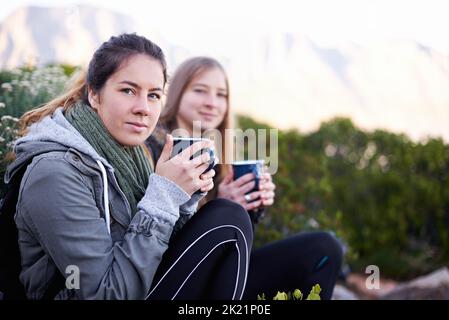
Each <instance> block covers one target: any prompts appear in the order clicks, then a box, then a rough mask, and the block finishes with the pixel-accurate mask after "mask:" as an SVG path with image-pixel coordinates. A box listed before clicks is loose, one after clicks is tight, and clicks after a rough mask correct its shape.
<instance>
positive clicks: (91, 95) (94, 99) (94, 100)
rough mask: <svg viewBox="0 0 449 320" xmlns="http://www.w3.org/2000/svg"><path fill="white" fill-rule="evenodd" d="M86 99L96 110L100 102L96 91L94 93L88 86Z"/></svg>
mask: <svg viewBox="0 0 449 320" xmlns="http://www.w3.org/2000/svg"><path fill="white" fill-rule="evenodd" d="M87 99H88V100H89V104H90V105H91V107H92V108H94V109H95V110H97V109H98V105H99V102H100V97H99V95H98V93H95V92H94V91H93V90H92V89H91V88H88V89H87Z"/></svg>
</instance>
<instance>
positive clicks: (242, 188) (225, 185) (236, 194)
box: [218, 169, 262, 211]
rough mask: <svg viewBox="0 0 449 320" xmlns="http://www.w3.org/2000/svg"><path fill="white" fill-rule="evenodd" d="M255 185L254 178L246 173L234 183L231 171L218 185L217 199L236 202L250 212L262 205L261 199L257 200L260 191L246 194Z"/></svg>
mask: <svg viewBox="0 0 449 320" xmlns="http://www.w3.org/2000/svg"><path fill="white" fill-rule="evenodd" d="M255 185H256V182H255V177H254V175H253V174H252V173H247V174H245V175H243V176H241V177H240V178H238V179H237V180H235V181H234V180H233V172H232V169H231V170H230V171H229V172H228V174H227V175H226V176H225V177H224V179H223V181H222V182H221V183H220V184H219V185H218V197H219V198H225V199H228V200H231V201H234V202H237V203H238V204H240V205H241V206H242V207H244V208H245V209H246V210H247V211H250V210H253V209H255V208H258V207H260V206H261V205H262V199H259V198H260V196H261V194H262V192H261V191H254V192H251V193H249V194H246V193H247V192H249V191H251V190H252V189H253V188H254V187H255ZM256 199H257V200H256ZM254 200H256V201H254Z"/></svg>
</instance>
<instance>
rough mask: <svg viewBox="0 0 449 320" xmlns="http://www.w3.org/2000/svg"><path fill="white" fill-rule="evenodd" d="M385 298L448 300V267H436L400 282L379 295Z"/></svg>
mask: <svg viewBox="0 0 449 320" xmlns="http://www.w3.org/2000/svg"><path fill="white" fill-rule="evenodd" d="M380 299H385V300H448V299H449V269H448V268H447V267H444V268H441V269H438V270H437V271H434V272H432V273H430V274H428V275H426V276H422V277H419V278H417V279H415V280H412V281H409V282H406V283H402V284H400V285H398V286H396V288H394V289H393V290H392V291H390V292H389V293H387V294H385V295H383V296H381V297H380Z"/></svg>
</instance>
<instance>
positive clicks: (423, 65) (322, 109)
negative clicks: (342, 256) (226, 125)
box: [0, 6, 449, 141]
mask: <svg viewBox="0 0 449 320" xmlns="http://www.w3.org/2000/svg"><path fill="white" fill-rule="evenodd" d="M186 28H187V27H186ZM157 30H158V29H157V28H155V27H154V26H153V27H148V26H146V27H142V25H139V23H137V22H136V21H134V20H132V19H131V18H130V17H128V16H125V15H123V14H120V13H115V12H112V11H110V10H108V9H100V8H94V7H90V6H70V7H58V8H41V7H23V8H21V9H18V10H16V11H15V12H13V13H12V14H11V15H10V16H8V17H7V18H6V19H5V20H4V21H3V22H2V24H1V25H0V68H12V67H15V66H18V65H22V64H24V63H33V64H45V63H48V62H62V63H69V64H76V65H79V64H85V63H86V62H88V61H89V59H90V57H91V55H92V53H93V51H94V50H95V48H97V47H98V45H99V44H100V43H101V42H103V41H105V40H107V39H108V38H109V37H110V36H111V35H115V34H119V33H122V32H134V31H137V33H139V34H142V35H145V36H147V37H148V38H150V39H152V40H154V41H155V42H156V43H158V44H159V45H160V46H161V47H162V48H163V50H164V51H165V53H166V56H167V60H168V64H169V71H172V70H173V69H174V68H175V67H176V66H177V65H178V64H179V63H180V62H181V61H183V60H184V59H186V58H188V57H190V56H192V55H199V54H202V55H204V54H206V55H211V56H213V57H216V58H218V59H219V60H220V61H221V62H222V63H223V64H224V66H225V68H226V69H227V71H228V74H229V77H230V83H231V92H232V105H233V109H234V110H235V111H237V112H239V113H242V114H247V115H250V116H252V117H254V118H256V119H257V120H260V121H264V122H268V123H270V124H271V125H273V126H274V127H277V128H299V129H300V130H301V131H309V130H313V129H316V128H317V127H318V126H319V124H320V123H321V121H323V120H327V119H330V118H332V117H334V116H348V117H351V118H352V119H353V121H354V122H355V123H356V124H357V125H358V126H360V127H362V128H364V129H368V130H372V129H375V128H383V129H387V130H390V131H393V132H403V133H406V134H408V135H409V136H410V137H411V138H412V139H415V140H419V139H425V138H426V136H428V135H430V136H441V137H443V138H444V139H445V140H446V141H449V126H448V123H449V90H448V89H449V57H448V56H446V55H443V54H441V53H439V52H437V51H435V50H433V49H432V48H429V47H425V46H422V45H421V44H419V43H416V42H414V41H411V40H385V41H379V42H375V43H370V44H368V45H363V46H362V45H359V44H355V43H342V44H341V45H339V46H337V47H331V48H325V47H321V46H319V45H317V44H316V43H314V41H313V39H309V38H307V37H305V36H303V35H301V34H280V33H273V34H264V35H257V34H254V33H253V32H252V31H249V30H246V29H242V31H241V32H240V33H238V34H225V33H223V34H214V36H213V37H211V36H209V37H207V35H205V34H198V35H197V38H198V39H200V40H201V41H199V42H198V44H196V45H195V44H193V43H192V45H190V47H186V46H180V45H178V44H176V43H172V42H170V41H168V40H167V39H165V38H164V37H162V36H161V35H160V34H159V32H158V31H157Z"/></svg>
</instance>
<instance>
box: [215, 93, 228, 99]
mask: <svg viewBox="0 0 449 320" xmlns="http://www.w3.org/2000/svg"><path fill="white" fill-rule="evenodd" d="M217 96H219V97H220V98H227V97H228V95H227V94H225V93H219V94H217Z"/></svg>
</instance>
